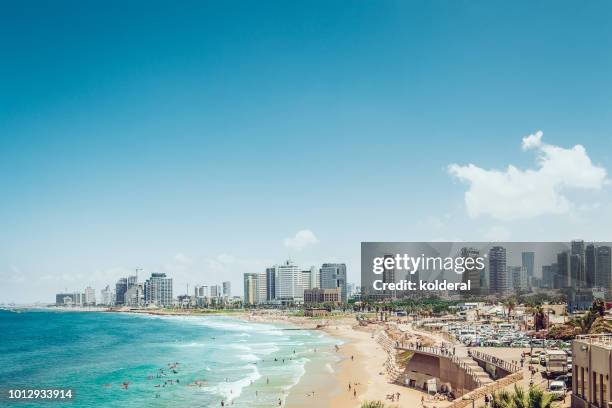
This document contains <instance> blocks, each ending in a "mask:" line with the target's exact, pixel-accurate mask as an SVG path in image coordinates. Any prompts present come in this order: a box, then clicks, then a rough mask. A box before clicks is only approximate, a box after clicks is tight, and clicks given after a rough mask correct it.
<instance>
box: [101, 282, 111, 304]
mask: <svg viewBox="0 0 612 408" xmlns="http://www.w3.org/2000/svg"><path fill="white" fill-rule="evenodd" d="M112 297H113V293H112V290H111V288H110V287H109V286H108V285H106V287H105V288H104V289H102V290H101V291H100V303H101V304H103V305H105V306H113V303H114V302H113V301H112Z"/></svg>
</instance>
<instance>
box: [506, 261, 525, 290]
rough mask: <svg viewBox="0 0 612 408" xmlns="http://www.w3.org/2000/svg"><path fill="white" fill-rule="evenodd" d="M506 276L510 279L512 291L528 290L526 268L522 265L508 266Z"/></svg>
mask: <svg viewBox="0 0 612 408" xmlns="http://www.w3.org/2000/svg"><path fill="white" fill-rule="evenodd" d="M508 276H509V277H510V278H511V279H512V289H514V291H516V292H520V293H525V292H527V291H528V290H529V283H528V282H529V278H528V274H527V268H525V267H524V266H509V267H508Z"/></svg>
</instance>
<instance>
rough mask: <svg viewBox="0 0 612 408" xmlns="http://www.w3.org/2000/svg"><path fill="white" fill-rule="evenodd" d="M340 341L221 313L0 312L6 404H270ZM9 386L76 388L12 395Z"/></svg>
mask: <svg viewBox="0 0 612 408" xmlns="http://www.w3.org/2000/svg"><path fill="white" fill-rule="evenodd" d="M335 344H339V342H338V340H336V339H333V338H332V337H330V336H328V335H326V334H324V333H322V332H320V331H314V330H299V329H296V328H295V327H292V326H285V325H281V324H264V323H255V322H249V321H245V320H240V319H238V318H232V317H224V316H154V315H145V314H132V313H109V312H70V311H49V310H24V311H18V312H17V311H9V310H0V391H1V393H2V394H1V395H0V406H15V407H24V408H25V407H30V406H31V407H41V406H70V407H122V408H129V407H220V406H222V404H223V406H226V407H229V406H233V407H272V406H278V402H279V400H280V402H281V403H282V404H283V406H284V405H285V400H286V398H287V395H288V394H289V392H290V390H291V388H292V387H293V386H294V385H295V384H297V382H298V381H300V379H301V378H302V376H304V373H305V372H306V369H307V365H308V366H309V365H311V364H315V365H316V364H320V365H329V362H330V361H333V359H335V358H337V357H336V356H334V354H335V353H334V352H333V348H334V345H335ZM10 389H14V390H15V389H16V390H28V389H64V390H67V389H70V390H72V393H73V394H72V397H73V398H72V399H71V400H55V401H49V400H45V401H42V400H34V399H32V400H24V399H21V400H15V399H12V400H11V399H9V398H8V395H9V394H8V392H9V390H10Z"/></svg>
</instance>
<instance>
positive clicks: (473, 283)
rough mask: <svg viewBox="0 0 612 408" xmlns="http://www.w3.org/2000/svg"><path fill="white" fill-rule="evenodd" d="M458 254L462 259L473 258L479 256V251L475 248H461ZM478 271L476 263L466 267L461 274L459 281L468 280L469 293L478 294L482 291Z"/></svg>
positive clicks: (465, 281)
mask: <svg viewBox="0 0 612 408" xmlns="http://www.w3.org/2000/svg"><path fill="white" fill-rule="evenodd" d="M459 256H460V257H461V258H463V259H468V258H470V259H474V260H476V258H478V257H480V252H479V251H478V250H477V249H476V248H466V247H464V248H461V251H460V253H459ZM480 272H481V270H480V269H478V268H477V267H476V265H474V266H471V267H469V268H468V267H466V268H465V271H464V272H463V274H462V276H461V281H462V282H463V283H468V282H470V288H471V290H470V294H473V295H479V294H481V293H482V285H481V281H480Z"/></svg>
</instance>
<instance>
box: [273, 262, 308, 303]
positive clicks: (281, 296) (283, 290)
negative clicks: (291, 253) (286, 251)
mask: <svg viewBox="0 0 612 408" xmlns="http://www.w3.org/2000/svg"><path fill="white" fill-rule="evenodd" d="M274 281H275V282H274V286H275V287H274V289H275V293H274V299H275V300H277V301H281V302H283V303H284V302H298V303H301V302H302V300H303V299H304V286H303V283H302V271H301V270H300V268H299V267H298V266H297V265H296V264H294V263H293V262H292V261H290V260H288V261H286V262H285V263H284V264H282V265H276V266H275V267H274Z"/></svg>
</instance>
